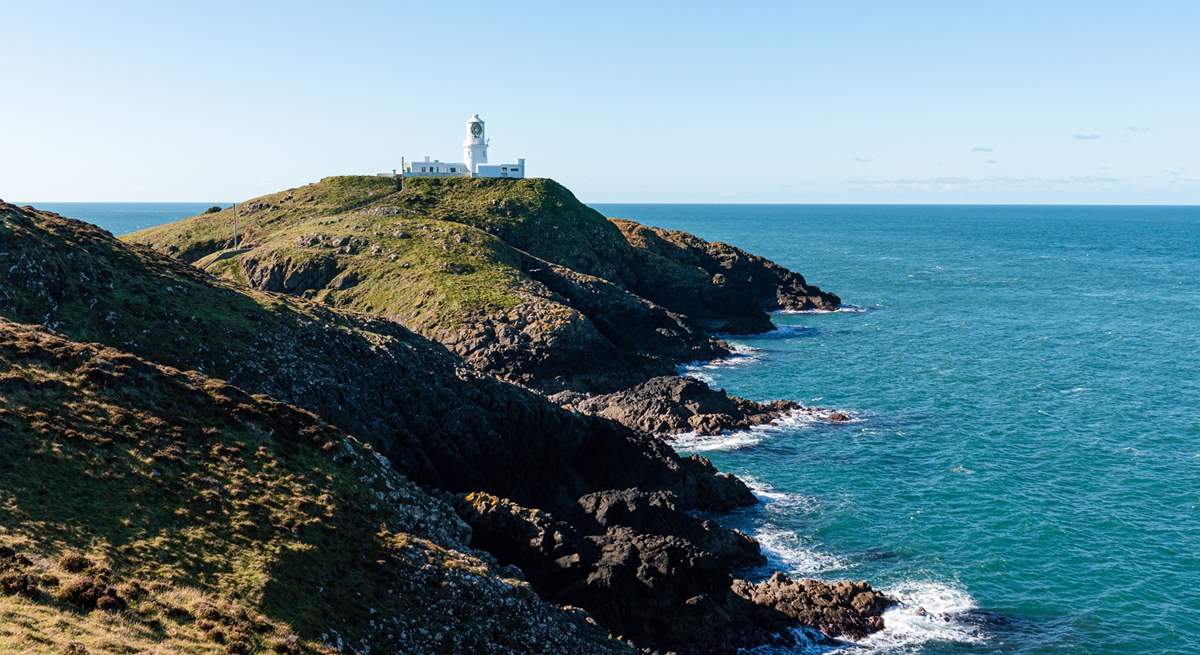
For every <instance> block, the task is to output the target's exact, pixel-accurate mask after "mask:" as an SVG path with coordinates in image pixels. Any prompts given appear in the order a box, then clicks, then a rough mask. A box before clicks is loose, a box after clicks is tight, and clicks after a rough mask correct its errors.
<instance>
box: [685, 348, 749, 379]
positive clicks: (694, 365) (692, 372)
mask: <svg viewBox="0 0 1200 655" xmlns="http://www.w3.org/2000/svg"><path fill="white" fill-rule="evenodd" d="M729 350H730V351H731V352H732V353H733V356H732V357H725V358H724V359H712V360H706V361H699V362H689V363H687V364H680V365H679V366H677V367H675V370H676V372H677V373H678V374H679V375H682V376H685V377H690V378H695V379H697V380H700V381H701V382H706V383H709V384H711V383H712V382H713V376H712V374H711V373H709V372H708V371H714V370H716V369H720V368H728V367H730V366H745V365H746V364H751V363H754V362H757V361H758V360H759V357H761V356H762V351H760V350H759V349H758V348H752V347H750V346H747V345H744V344H740V343H731V344H729Z"/></svg>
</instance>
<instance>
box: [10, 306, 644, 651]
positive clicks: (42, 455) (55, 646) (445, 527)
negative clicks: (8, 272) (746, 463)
mask: <svg viewBox="0 0 1200 655" xmlns="http://www.w3.org/2000/svg"><path fill="white" fill-rule="evenodd" d="M0 433H3V435H4V438H3V439H0V461H3V462H4V465H3V466H0V502H2V504H3V506H4V512H5V514H4V516H5V519H4V522H3V524H2V525H0V616H3V617H4V622H5V627H4V629H3V630H0V649H2V650H5V651H6V652H32V650H43V649H46V650H48V651H54V652H93V653H100V652H130V651H131V650H135V649H136V650H155V649H164V650H168V651H171V652H196V653H204V652H211V653H250V652H278V653H336V652H339V651H341V650H343V649H348V650H351V651H354V652H367V651H375V652H379V651H383V652H392V653H427V652H460V653H467V652H472V653H474V652H478V653H496V654H502V653H514V652H530V651H535V652H589V653H590V652H595V653H614V654H615V653H632V652H633V650H632V649H631V648H629V647H628V646H626V645H624V644H621V643H619V642H616V641H613V640H611V639H609V638H608V635H607V633H606V632H605V630H603V629H602V628H600V627H599V626H597V625H596V624H595V623H594V622H593V621H591V620H590V619H589V618H588V617H586V616H585V615H583V614H582V613H580V612H578V611H576V612H570V611H566V610H562V609H560V608H558V607H556V606H554V605H552V604H550V603H547V602H544V601H542V600H540V599H539V598H538V596H537V595H536V594H534V593H533V592H532V590H531V589H530V587H529V584H528V583H527V582H524V581H522V580H520V579H518V578H517V577H514V573H515V572H513V571H511V570H509V569H506V568H505V567H503V566H501V565H499V564H497V563H496V561H495V560H494V559H493V558H492V557H491V556H490V555H488V554H486V553H481V552H478V551H476V550H473V549H471V548H470V547H468V545H467V544H468V541H469V539H470V536H471V530H470V528H469V527H467V525H466V524H465V523H463V522H462V521H461V520H460V519H459V518H458V517H457V516H456V514H455V512H454V510H453V509H452V508H451V507H450V506H449V505H447V504H446V503H445V502H443V501H442V500H439V499H436V498H434V497H432V496H431V495H429V494H428V493H426V492H424V491H422V490H421V489H420V488H418V487H417V486H416V485H414V484H413V483H412V482H410V481H408V480H407V479H405V478H404V477H403V476H401V475H399V474H398V473H396V471H395V470H394V469H393V468H392V467H391V466H390V465H389V463H388V462H387V460H386V459H384V458H381V457H379V456H378V455H377V454H376V453H375V452H374V451H372V450H371V449H370V448H369V447H367V446H366V445H364V444H362V443H360V442H358V441H357V440H356V439H354V438H352V437H348V436H347V435H345V434H344V433H343V432H341V431H340V430H338V429H336V428H334V427H332V426H330V425H328V424H327V423H325V422H323V421H321V420H320V419H319V418H317V417H316V416H314V415H312V414H310V413H308V412H306V411H304V410H301V409H298V408H296V407H295V406H292V405H288V404H285V403H282V402H279V401H276V400H273V399H271V398H268V397H265V396H251V395H249V394H247V393H246V392H245V391H243V390H241V389H239V388H237V387H234V386H232V385H229V384H227V383H225V382H222V381H220V380H217V379H213V378H208V377H205V376H202V375H200V374H198V373H194V372H181V371H179V370H176V369H172V368H167V367H163V366H159V365H156V364H152V363H149V362H147V361H145V360H143V359H140V358H138V357H135V356H133V355H130V354H128V353H124V352H120V351H118V350H114V349H112V348H108V347H105V346H101V345H97V344H81V343H77V342H72V341H68V340H66V339H64V338H62V337H60V336H56V335H54V334H52V333H50V332H49V331H48V330H46V329H45V328H41V327H35V326H30V325H21V324H17V323H12V322H9V321H7V320H4V319H0ZM435 590H436V593H434V592H435Z"/></svg>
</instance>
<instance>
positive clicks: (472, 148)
mask: <svg viewBox="0 0 1200 655" xmlns="http://www.w3.org/2000/svg"><path fill="white" fill-rule="evenodd" d="M487 147H488V143H487V136H486V135H485V134H484V132H483V119H482V118H480V117H479V114H471V117H470V118H468V119H467V138H466V139H464V140H463V151H464V153H463V154H464V157H465V158H466V164H467V170H468V171H471V175H475V174H476V173H478V172H479V165H480V164H486V163H487Z"/></svg>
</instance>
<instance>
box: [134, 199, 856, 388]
mask: <svg viewBox="0 0 1200 655" xmlns="http://www.w3.org/2000/svg"><path fill="white" fill-rule="evenodd" d="M243 208H244V210H245V212H244V214H243V216H242V220H243V222H244V224H245V225H246V231H247V234H248V235H250V236H248V237H247V241H246V244H245V245H246V246H247V248H246V251H245V252H242V253H238V254H236V255H234V256H232V257H229V258H227V259H221V260H209V259H204V260H203V262H202V263H203V264H204V265H205V266H206V267H207V269H208V270H211V271H213V272H216V273H219V274H222V275H224V276H227V277H229V278H231V279H234V280H238V281H245V282H247V283H249V284H250V285H252V286H255V287H257V288H262V289H269V290H273V291H283V292H287V293H293V294H304V295H307V296H312V297H314V298H316V299H318V300H321V301H323V302H326V303H328V304H330V305H333V306H336V307H345V308H348V309H353V310H356V311H363V312H368V313H373V314H377V315H380V316H385V317H388V318H392V319H394V320H397V321H399V322H401V323H403V324H404V325H406V326H407V327H410V328H412V329H414V330H416V331H417V332H419V333H421V334H423V335H424V336H427V337H429V338H432V339H435V340H437V341H440V342H441V343H443V344H445V345H447V346H448V347H449V348H451V349H452V350H453V351H454V352H456V353H457V354H459V355H460V356H462V357H463V358H464V359H465V360H466V361H467V362H468V363H470V364H472V365H473V366H475V367H476V368H478V369H480V370H482V371H486V372H488V373H491V374H494V375H497V376H499V377H501V378H503V379H506V380H511V381H514V382H518V383H520V384H522V385H524V386H527V387H531V388H534V389H538V390H540V391H543V392H546V393H556V392H560V391H564V390H566V391H574V392H582V393H609V392H613V391H617V390H620V389H625V388H629V387H631V386H634V385H636V384H639V383H641V382H643V381H645V380H646V379H648V378H651V377H655V376H661V375H670V374H672V373H673V372H674V366H675V365H676V364H678V363H680V362H684V361H692V360H697V359H708V358H713V357H719V356H723V355H727V354H728V351H727V350H726V349H725V348H724V347H723V346H722V345H721V344H720V343H718V342H716V341H714V340H713V339H712V338H711V337H710V336H709V333H712V332H739V333H745V332H756V331H764V330H769V329H771V327H772V326H771V323H770V320H769V318H768V316H767V314H766V313H765V312H766V311H767V310H771V309H777V308H780V307H783V308H795V309H800V308H811V307H819V308H829V307H835V306H836V305H837V303H838V299H837V296H834V295H833V294H828V293H825V292H822V291H821V290H820V289H817V288H816V287H813V286H811V285H808V284H807V283H806V282H805V280H804V278H803V277H802V276H800V275H798V274H796V273H792V272H791V271H788V270H787V269H784V268H782V267H780V266H777V265H775V264H773V263H771V262H769V261H767V260H765V259H762V258H760V257H755V256H753V255H750V254H748V253H745V252H743V251H741V250H738V249H736V248H732V247H730V246H727V245H724V244H720V243H708V242H705V241H703V240H701V239H698V238H696V237H693V236H691V235H686V234H683V233H677V232H668V231H664V230H653V229H651V228H644V227H642V226H640V225H637V224H636V223H631V222H628V221H609V220H607V219H605V218H604V217H603V216H601V215H600V214H599V213H597V212H596V211H594V210H592V209H591V208H589V207H587V206H586V205H584V204H582V203H580V202H579V201H578V200H577V199H576V198H575V197H574V196H573V195H572V194H571V193H570V191H568V190H566V189H565V188H563V187H562V186H560V185H558V184H556V183H554V182H553V181H551V180H544V179H525V180H473V179H465V178H464V179H446V180H436V179H422V180H412V181H410V183H409V184H406V185H405V189H404V190H403V191H399V192H398V191H395V190H394V188H393V186H392V185H391V183H390V181H388V180H382V179H373V178H352V177H345V178H327V179H326V180H322V181H321V182H320V183H318V184H314V185H309V186H306V187H302V188H300V189H292V190H289V191H286V192H282V193H278V194H274V195H272V196H266V197H264V198H262V199H259V200H256V201H253V202H250V203H244V204H243ZM223 220H228V218H227V217H225V216H224V214H223V213H217V214H211V215H210V214H205V215H201V216H198V217H195V218H192V219H188V220H186V221H181V222H179V223H176V224H172V225H166V226H160V227H157V228H152V229H151V230H147V231H145V232H142V233H137V234H134V235H130V236H129V237H128V239H129V240H131V241H134V242H137V243H145V244H147V245H150V246H152V247H154V248H156V249H160V250H162V251H163V252H167V253H169V254H173V255H177V256H181V257H182V258H183V259H184V260H185V261H189V262H195V261H198V260H201V259H202V258H203V257H204V256H205V255H206V254H208V253H210V252H213V251H215V250H217V249H219V248H221V247H222V246H223V245H226V244H225V242H223V241H221V240H220V239H219V238H217V236H216V234H218V233H220V228H219V226H221V225H222V221H223ZM297 232H299V233H300V236H297ZM331 264H332V268H331ZM350 272H353V273H354V274H355V275H354V277H353V278H352V279H353V280H354V282H355V283H354V284H348V283H347V282H346V280H347V277H346V275H347V274H348V273H350Z"/></svg>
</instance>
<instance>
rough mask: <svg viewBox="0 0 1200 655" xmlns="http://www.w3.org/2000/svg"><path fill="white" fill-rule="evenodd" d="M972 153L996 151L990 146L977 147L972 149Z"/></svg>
mask: <svg viewBox="0 0 1200 655" xmlns="http://www.w3.org/2000/svg"><path fill="white" fill-rule="evenodd" d="M971 152H996V149H995V148H989V147H988V146H975V147H974V148H971Z"/></svg>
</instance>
